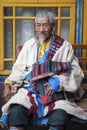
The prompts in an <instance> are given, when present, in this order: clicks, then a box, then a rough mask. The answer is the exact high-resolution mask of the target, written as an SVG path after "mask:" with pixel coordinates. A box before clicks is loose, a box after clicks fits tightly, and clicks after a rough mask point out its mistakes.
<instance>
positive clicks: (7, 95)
mask: <svg viewBox="0 0 87 130" xmlns="http://www.w3.org/2000/svg"><path fill="white" fill-rule="evenodd" d="M3 98H4V100H5V102H7V101H8V100H9V99H10V98H11V89H10V86H9V85H8V84H7V85H5V86H4V91H3Z"/></svg>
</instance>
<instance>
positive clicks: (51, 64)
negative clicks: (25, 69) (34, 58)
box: [31, 60, 71, 81]
mask: <svg viewBox="0 0 87 130" xmlns="http://www.w3.org/2000/svg"><path fill="white" fill-rule="evenodd" d="M70 70H71V64H70V62H57V61H49V60H48V61H46V62H44V63H42V64H35V65H34V67H33V69H32V72H31V81H36V80H39V79H43V78H46V77H49V76H52V75H55V74H57V75H58V74H60V73H66V72H70Z"/></svg>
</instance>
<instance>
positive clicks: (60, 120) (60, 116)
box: [48, 109, 69, 125]
mask: <svg viewBox="0 0 87 130" xmlns="http://www.w3.org/2000/svg"><path fill="white" fill-rule="evenodd" d="M68 118H69V117H68V114H67V113H66V112H65V111H64V110H61V109H57V110H55V111H53V112H52V113H51V114H50V116H49V117H48V122H49V123H51V124H55V125H58V124H61V125H66V124H67V123H68Z"/></svg>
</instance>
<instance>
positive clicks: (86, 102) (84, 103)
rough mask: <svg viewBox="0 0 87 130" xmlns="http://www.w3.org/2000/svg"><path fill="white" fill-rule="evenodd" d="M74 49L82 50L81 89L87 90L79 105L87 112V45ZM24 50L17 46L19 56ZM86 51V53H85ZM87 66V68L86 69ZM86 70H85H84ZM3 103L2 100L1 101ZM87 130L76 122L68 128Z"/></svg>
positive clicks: (33, 129)
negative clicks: (82, 77) (82, 75)
mask: <svg viewBox="0 0 87 130" xmlns="http://www.w3.org/2000/svg"><path fill="white" fill-rule="evenodd" d="M73 48H74V50H75V52H76V51H77V49H80V51H81V56H80V57H78V59H79V63H80V65H81V67H82V69H83V72H84V75H85V78H84V79H83V81H82V83H81V87H82V88H83V89H84V90H85V94H84V95H83V98H82V99H81V101H80V102H79V103H78V105H79V106H81V107H82V108H84V109H85V110H86V111H87V45H83V44H81V45H77V44H75V45H73ZM21 49H22V45H19V46H17V56H18V54H19V52H20V50H21ZM84 51H85V52H84ZM83 52H84V53H85V56H84V54H83ZM84 66H85V67H84ZM84 68H85V69H84ZM2 87H3V83H1V85H0V89H1V88H2ZM0 101H1V99H0ZM31 129H32V130H48V128H47V127H38V126H35V127H34V126H29V127H27V128H26V130H31ZM77 129H79V130H87V123H86V124H81V123H76V122H70V123H69V124H68V126H67V128H66V130H77ZM3 130H8V129H7V128H5V129H3Z"/></svg>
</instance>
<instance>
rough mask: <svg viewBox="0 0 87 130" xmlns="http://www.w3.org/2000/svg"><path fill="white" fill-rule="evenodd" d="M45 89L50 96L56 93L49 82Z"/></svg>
mask: <svg viewBox="0 0 87 130" xmlns="http://www.w3.org/2000/svg"><path fill="white" fill-rule="evenodd" d="M45 91H46V95H48V96H52V95H53V94H54V91H53V90H52V89H51V86H50V84H49V83H45Z"/></svg>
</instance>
